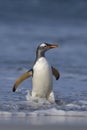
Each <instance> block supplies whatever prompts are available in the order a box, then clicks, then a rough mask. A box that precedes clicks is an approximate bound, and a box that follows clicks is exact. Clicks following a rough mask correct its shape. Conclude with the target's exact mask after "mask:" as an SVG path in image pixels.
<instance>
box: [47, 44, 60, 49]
mask: <svg viewBox="0 0 87 130" xmlns="http://www.w3.org/2000/svg"><path fill="white" fill-rule="evenodd" d="M49 48H50V49H53V48H58V45H49Z"/></svg>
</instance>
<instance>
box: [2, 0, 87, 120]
mask: <svg viewBox="0 0 87 130" xmlns="http://www.w3.org/2000/svg"><path fill="white" fill-rule="evenodd" d="M0 3H1V4H0V6H1V8H0V12H1V18H0V117H3V118H4V117H5V118H6V117H33V116H34V117H38V116H63V117H67V116H69V117H73V116H75V117H78V116H79V117H87V60H86V59H87V1H85V0H80V1H78V0H77V1H72V0H71V1H67V2H65V1H59V0H57V1H56V0H55V1H54V0H53V1H49V0H47V1H41V0H36V1H35V0H32V1H28V0H27V1H26V2H25V1H24V0H21V1H16V0H15V1H10V0H8V1H6V0H3V1H0ZM49 3H50V6H49ZM41 42H49V43H54V44H55V43H56V44H58V45H59V48H58V49H54V50H51V51H49V52H47V53H46V57H47V59H48V61H49V62H50V63H51V64H52V65H53V66H55V67H56V68H57V69H58V70H59V72H60V79H59V80H58V81H56V80H55V78H54V93H55V97H56V99H59V100H62V101H63V102H64V103H63V104H62V105H57V104H50V103H49V102H48V101H46V100H42V99H40V100H39V101H38V102H33V101H32V100H31V99H29V97H30V95H29V93H30V91H31V86H32V84H31V78H30V79H27V80H26V81H25V82H23V83H22V84H21V85H20V87H19V88H18V89H17V91H16V92H15V93H13V92H12V87H13V84H14V82H15V80H16V79H17V78H18V77H19V76H20V75H21V74H23V73H24V72H25V71H27V70H29V69H31V68H32V65H33V63H34V60H35V51H36V48H37V46H38V44H39V43H41ZM44 121H45V120H44Z"/></svg>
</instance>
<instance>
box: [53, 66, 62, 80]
mask: <svg viewBox="0 0 87 130" xmlns="http://www.w3.org/2000/svg"><path fill="white" fill-rule="evenodd" d="M51 68H52V74H53V75H54V76H55V78H56V80H58V79H59V78H60V73H59V72H58V70H57V69H55V68H54V67H53V66H52V67H51Z"/></svg>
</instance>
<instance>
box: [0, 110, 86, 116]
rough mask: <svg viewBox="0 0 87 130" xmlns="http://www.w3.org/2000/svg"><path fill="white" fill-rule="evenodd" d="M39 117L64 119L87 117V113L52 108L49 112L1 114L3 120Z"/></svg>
mask: <svg viewBox="0 0 87 130" xmlns="http://www.w3.org/2000/svg"><path fill="white" fill-rule="evenodd" d="M29 116H30V117H38V116H62V117H87V111H64V110H57V109H56V108H51V109H48V110H36V111H33V112H14V113H12V112H0V117H1V118H8V117H29Z"/></svg>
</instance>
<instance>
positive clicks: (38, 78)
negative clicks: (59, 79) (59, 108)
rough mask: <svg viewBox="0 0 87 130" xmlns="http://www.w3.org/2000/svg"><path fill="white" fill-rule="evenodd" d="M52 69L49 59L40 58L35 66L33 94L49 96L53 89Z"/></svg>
mask: <svg viewBox="0 0 87 130" xmlns="http://www.w3.org/2000/svg"><path fill="white" fill-rule="evenodd" d="M52 87H53V79H52V70H51V67H50V65H49V64H48V62H47V60H46V59H45V58H44V57H42V58H40V59H39V60H38V61H37V62H36V64H35V65H34V67H33V78H32V96H39V97H45V98H47V97H48V96H49V94H50V93H51V91H52Z"/></svg>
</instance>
